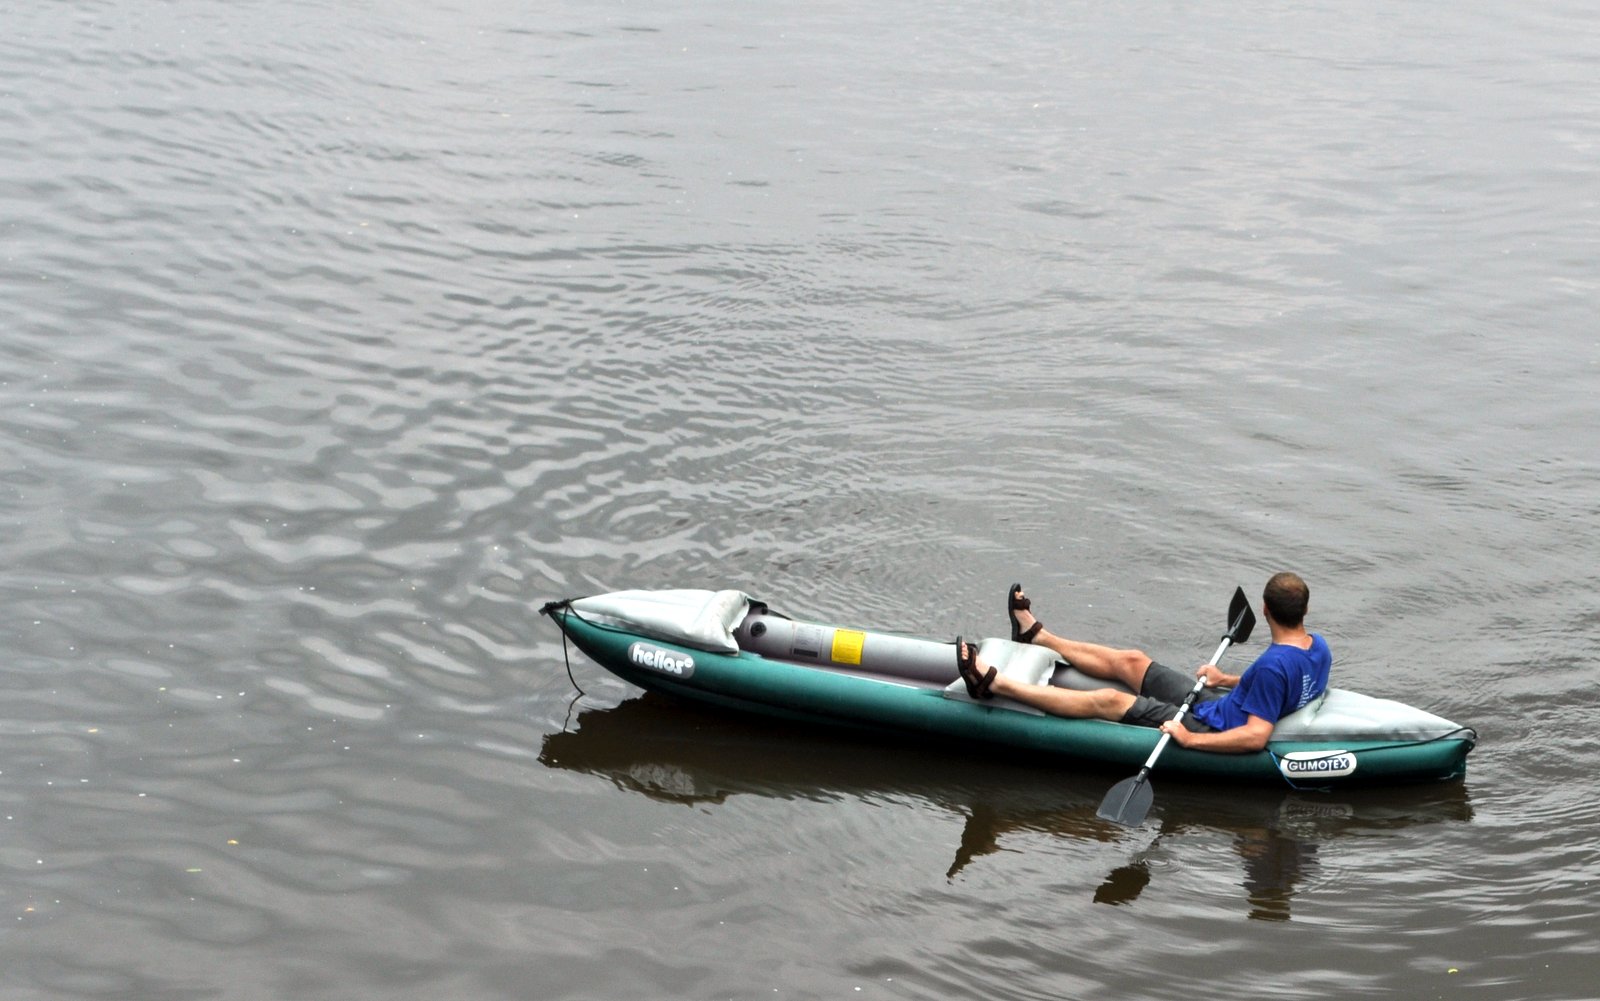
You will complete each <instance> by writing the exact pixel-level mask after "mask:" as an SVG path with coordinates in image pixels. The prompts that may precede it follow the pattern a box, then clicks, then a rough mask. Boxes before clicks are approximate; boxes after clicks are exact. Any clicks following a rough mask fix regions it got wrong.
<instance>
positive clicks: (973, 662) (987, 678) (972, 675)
mask: <svg viewBox="0 0 1600 1001" xmlns="http://www.w3.org/2000/svg"><path fill="white" fill-rule="evenodd" d="M956 670H957V671H959V672H960V673H961V680H962V681H964V682H966V684H967V694H968V695H970V696H971V697H972V698H975V699H992V698H994V695H993V694H992V693H990V691H989V686H990V685H992V684H994V678H995V675H997V674H999V673H1000V672H999V671H998V670H996V669H995V668H992V667H991V668H989V670H988V671H987V672H985V673H983V674H979V673H978V648H977V647H975V646H971V645H969V644H967V643H966V642H964V641H963V640H962V639H961V637H959V636H957V637H956Z"/></svg>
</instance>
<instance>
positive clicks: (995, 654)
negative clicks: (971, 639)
mask: <svg viewBox="0 0 1600 1001" xmlns="http://www.w3.org/2000/svg"><path fill="white" fill-rule="evenodd" d="M978 655H979V656H980V657H982V658H983V662H984V663H985V664H988V665H990V666H991V667H995V668H998V669H999V671H1000V673H1001V674H1003V675H1005V676H1006V677H1008V678H1015V679H1016V680H1018V681H1023V682H1027V683H1028V684H1030V685H1048V684H1049V683H1050V676H1051V675H1052V674H1054V673H1055V670H1056V665H1057V664H1058V662H1059V661H1058V659H1057V657H1056V654H1055V653H1054V652H1053V651H1051V650H1048V649H1046V648H1045V647H1042V646H1029V645H1027V644H1023V643H1013V642H1012V641H1010V640H1006V639H986V640H984V641H982V642H981V643H979V644H978ZM944 697H945V698H947V699H959V700H960V701H962V702H972V701H974V700H973V698H972V696H970V695H968V694H967V683H966V682H965V681H962V680H961V679H960V678H957V679H956V680H955V683H954V684H951V685H946V686H945V690H944ZM980 704H981V705H986V706H997V707H1000V708H1005V709H1017V710H1020V711H1022V712H1026V713H1033V714H1034V715H1036V716H1042V715H1044V713H1042V712H1040V711H1039V710H1038V709H1035V708H1033V707H1032V706H1025V705H1023V704H1022V703H1020V702H1014V701H1012V700H1011V699H1005V698H997V699H993V700H990V699H983V700H982V701H981V702H980Z"/></svg>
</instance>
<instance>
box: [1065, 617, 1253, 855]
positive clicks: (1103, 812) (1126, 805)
mask: <svg viewBox="0 0 1600 1001" xmlns="http://www.w3.org/2000/svg"><path fill="white" fill-rule="evenodd" d="M1255 627H1256V615H1255V613H1254V612H1252V611H1251V610H1250V599H1249V598H1246V597H1245V596H1244V588H1242V587H1240V588H1235V589H1234V592H1233V601H1232V602H1230V603H1229V605H1228V631H1227V632H1225V633H1223V634H1222V644H1221V645H1220V646H1218V647H1217V652H1216V653H1214V654H1212V656H1211V661H1210V663H1213V664H1215V663H1216V662H1217V661H1219V660H1221V659H1222V655H1223V653H1224V652H1225V651H1226V650H1227V649H1228V646H1229V645H1230V644H1234V643H1243V642H1244V641H1245V640H1247V639H1249V638H1250V631H1251V630H1252V629H1254V628H1255ZM1205 686H1206V682H1205V679H1204V678H1197V679H1196V680H1195V683H1194V687H1193V688H1191V689H1190V690H1189V697H1188V698H1186V699H1184V700H1183V705H1182V706H1180V707H1178V715H1176V716H1174V717H1172V718H1173V719H1176V720H1181V719H1183V717H1184V716H1185V715H1186V714H1187V713H1188V712H1189V707H1190V706H1192V705H1194V700H1195V698H1196V697H1197V696H1199V694H1200V690H1201V689H1202V688H1205ZM1171 739H1172V734H1170V733H1163V734H1162V735H1161V739H1160V740H1158V741H1156V746H1155V750H1153V751H1151V752H1150V757H1148V758H1146V759H1145V762H1144V767H1143V768H1141V769H1139V774H1137V775H1135V776H1133V777H1132V778H1126V779H1123V780H1122V781H1121V782H1118V783H1117V784H1116V785H1114V786H1112V787H1111V791H1110V792H1108V793H1106V798H1105V799H1103V800H1101V801H1100V809H1098V810H1096V811H1095V816H1097V817H1100V818H1102V819H1104V820H1109V821H1111V822H1112V823H1114V824H1121V825H1122V826H1123V827H1138V826H1139V825H1140V824H1142V823H1144V818H1145V815H1146V814H1148V813H1149V812H1150V804H1151V802H1152V801H1154V800H1155V796H1156V794H1155V790H1154V789H1152V788H1151V786H1150V769H1152V768H1154V767H1155V764H1156V759H1157V758H1159V757H1161V752H1162V751H1164V750H1166V749H1167V742H1168V741H1170V740H1171Z"/></svg>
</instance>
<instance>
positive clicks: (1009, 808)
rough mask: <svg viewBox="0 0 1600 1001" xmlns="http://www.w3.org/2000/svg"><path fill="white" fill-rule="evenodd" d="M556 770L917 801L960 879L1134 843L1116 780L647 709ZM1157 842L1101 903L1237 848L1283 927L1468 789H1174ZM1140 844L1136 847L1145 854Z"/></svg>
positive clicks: (723, 788) (1453, 815) (1263, 916)
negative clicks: (1325, 849)
mask: <svg viewBox="0 0 1600 1001" xmlns="http://www.w3.org/2000/svg"><path fill="white" fill-rule="evenodd" d="M539 760H540V761H541V762H542V763H543V764H545V765H546V766H548V767H552V768H559V769H564V770H569V771H575V772H581V773H586V774H592V775H599V776H603V777H605V778H608V779H610V780H611V781H612V782H613V783H615V784H616V786H617V787H618V788H621V789H626V790H631V791H634V792H638V793H642V794H643V795H645V796H648V797H650V798H652V799H655V800H659V801H663V802H672V803H679V804H683V805H690V806H710V805H719V804H722V803H725V802H726V801H727V800H728V799H729V798H730V797H733V796H736V795H756V796H764V797H771V798H778V799H786V800H805V799H814V800H838V799H843V798H851V797H853V798H860V799H883V798H885V797H899V798H904V797H913V798H915V799H919V800H922V801H925V802H926V803H929V804H931V805H933V806H935V807H937V808H938V809H940V810H942V811H945V812H946V813H949V814H953V815H957V816H961V817H963V818H964V824H963V826H962V830H961V834H960V838H959V841H958V843H957V844H956V845H955V846H954V849H953V858H952V861H951V863H950V865H949V868H948V870H947V871H946V872H945V876H946V877H947V878H950V879H954V878H956V877H957V876H958V875H959V874H961V873H962V872H963V870H966V869H968V868H969V867H970V866H973V865H975V864H977V863H978V861H979V860H981V859H983V858H984V857H985V856H988V855H992V854H994V853H996V852H1000V851H1003V850H1006V849H1005V848H1004V843H1005V842H1006V840H1007V839H1017V840H1020V839H1022V838H1023V837H1024V836H1026V835H1029V834H1045V835H1048V836H1051V837H1055V838H1062V839H1071V840H1074V841H1079V842H1085V843H1087V842H1094V843H1100V844H1105V845H1114V844H1117V843H1122V842H1127V841H1129V840H1130V839H1129V838H1128V832H1127V831H1126V830H1125V829H1123V828H1121V827H1118V826H1116V825H1114V824H1112V823H1110V822H1108V821H1105V820H1103V819H1101V818H1099V817H1097V816H1096V815H1095V809H1096V804H1097V803H1098V802H1099V800H1100V796H1101V793H1102V791H1103V789H1104V782H1105V777H1104V773H1103V772H1101V771H1096V770H1087V771H1083V772H1081V773H1075V772H1067V771H1064V770H1062V769H1060V768H1059V767H1045V768H1041V767H1039V766H1030V765H1015V764H1010V763H1007V762H1006V761H1004V760H1002V759H998V758H990V759H985V760H976V761H974V760H967V759H966V758H965V757H964V756H957V755H953V754H951V753H950V750H949V749H948V748H947V747H933V746H932V745H923V746H920V747H919V746H916V745H914V744H912V745H908V744H907V743H905V742H904V741H894V742H890V741H885V740H881V739H878V738H876V737H874V736H873V735H869V734H858V733H855V732H851V731H835V730H822V729H818V728H816V727H812V726H805V725H796V724H784V723H775V722H773V721H770V720H764V721H762V722H761V723H760V724H759V725H757V724H755V723H753V722H751V721H749V720H746V719H742V718H740V717H737V716H732V715H728V714H723V713H717V712H715V711H713V710H708V709H705V708H702V707H698V706H694V705H690V704H686V703H680V702H677V701H675V700H672V699H669V698H666V697H662V696H658V695H654V694H645V695H643V696H641V697H638V698H633V699H629V700H627V701H626V702H623V703H622V704H620V705H618V706H615V707H612V708H590V709H584V710H582V711H580V712H579V713H577V715H576V717H575V719H574V721H573V722H572V724H571V725H569V727H568V729H567V730H566V731H564V732H561V733H555V734H551V735H549V736H547V737H546V738H545V740H544V745H543V748H542V749H541V752H540V755H539ZM1169 786H1170V791H1164V792H1163V794H1162V803H1161V807H1160V810H1161V813H1160V818H1161V820H1160V826H1159V829H1158V832H1157V833H1156V835H1155V836H1154V838H1153V839H1151V840H1150V841H1149V842H1148V843H1147V844H1146V845H1145V847H1144V848H1142V849H1139V850H1137V851H1136V852H1135V853H1134V854H1133V855H1132V857H1131V858H1130V859H1129V860H1128V861H1127V862H1125V863H1122V864H1119V865H1117V866H1115V867H1114V868H1112V869H1111V871H1110V872H1109V873H1108V874H1107V875H1106V877H1105V878H1104V879H1103V880H1102V881H1101V882H1100V884H1099V885H1098V886H1097V887H1096V888H1095V889H1094V891H1093V900H1094V901H1095V902H1096V903H1104V904H1129V903H1132V902H1133V901H1134V900H1136V899H1138V897H1139V896H1140V894H1141V893H1143V892H1144V890H1145V889H1146V888H1147V887H1148V886H1149V885H1150V884H1151V883H1152V882H1153V881H1154V879H1155V878H1156V876H1157V875H1158V874H1159V873H1160V872H1161V870H1162V869H1164V868H1167V867H1169V866H1171V865H1172V864H1173V862H1174V861H1175V858H1176V849H1174V848H1172V847H1171V846H1172V845H1174V843H1179V844H1181V843H1183V842H1184V841H1185V839H1195V838H1199V839H1205V838H1214V837H1215V836H1216V835H1218V834H1221V835H1224V836H1226V837H1227V838H1229V840H1230V841H1231V844H1232V851H1233V853H1234V854H1235V855H1237V857H1238V859H1239V863H1240V880H1239V883H1238V884H1237V885H1239V887H1240V888H1241V889H1242V891H1243V896H1244V902H1245V903H1246V905H1247V906H1248V916H1249V917H1250V918H1253V919H1258V920H1268V921H1285V920H1288V919H1289V918H1290V917H1291V912H1290V901H1291V899H1292V898H1293V897H1294V895H1295V893H1296V892H1297V890H1300V889H1301V888H1302V887H1306V886H1309V885H1312V884H1313V883H1314V878H1313V877H1314V876H1315V874H1316V872H1317V868H1318V858H1317V856H1318V851H1319V848H1320V847H1321V846H1323V845H1324V844H1326V843H1329V842H1332V841H1335V840H1337V839H1340V838H1350V837H1359V836H1373V835H1380V834H1382V833H1383V832H1384V831H1388V830H1397V829H1400V828H1405V827H1411V826H1415V825H1418V824H1427V823H1439V822H1464V821H1469V820H1471V819H1472V807H1471V803H1470V800H1469V798H1468V794H1467V790H1466V786H1465V785H1464V784H1463V783H1461V782H1451V783H1444V784H1440V785H1429V786H1411V787H1385V788H1375V789H1347V790H1341V791H1340V792H1338V793H1337V794H1324V793H1318V792H1315V791H1297V790H1289V789H1282V790H1273V789H1253V788H1242V789H1241V788H1227V789H1222V788H1220V787H1217V786H1215V785H1205V784H1195V785H1178V784H1169ZM1135 843H1136V842H1135Z"/></svg>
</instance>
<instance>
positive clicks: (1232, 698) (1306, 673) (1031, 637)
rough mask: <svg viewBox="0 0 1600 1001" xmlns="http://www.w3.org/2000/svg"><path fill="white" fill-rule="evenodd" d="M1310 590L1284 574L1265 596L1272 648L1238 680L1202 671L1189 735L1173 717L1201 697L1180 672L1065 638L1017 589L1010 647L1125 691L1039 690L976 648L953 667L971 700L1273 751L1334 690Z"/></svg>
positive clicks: (1182, 740)
mask: <svg viewBox="0 0 1600 1001" xmlns="http://www.w3.org/2000/svg"><path fill="white" fill-rule="evenodd" d="M1310 600H1311V589H1310V588H1309V587H1308V586H1307V585H1306V582H1305V581H1304V580H1302V579H1301V578H1300V577H1299V575H1297V574H1293V573H1288V572H1284V573H1278V574H1274V575H1273V577H1272V578H1271V579H1270V580H1268V581H1267V585H1266V587H1265V589H1264V590H1263V591H1262V610H1263V612H1264V613H1265V614H1266V617H1267V624H1268V626H1269V627H1270V628H1271V630H1272V645H1271V646H1269V647H1267V649H1266V650H1265V651H1264V652H1263V653H1262V654H1261V656H1259V657H1257V658H1256V659H1255V662H1254V663H1252V664H1251V665H1250V666H1249V667H1247V668H1245V670H1244V671H1243V672H1242V673H1240V674H1236V675H1235V674H1226V673H1224V672H1223V671H1222V670H1221V669H1220V668H1218V667H1217V666H1216V665H1215V664H1202V665H1201V666H1200V667H1199V669H1198V670H1196V672H1195V674H1194V677H1196V678H1203V679H1205V683H1206V686H1207V688H1206V690H1205V691H1204V692H1202V693H1201V695H1200V697H1199V699H1198V700H1197V701H1196V703H1195V706H1194V709H1193V712H1192V713H1191V715H1190V720H1189V721H1188V725H1187V726H1186V725H1185V723H1184V722H1180V721H1179V720H1177V719H1176V718H1175V717H1177V716H1178V713H1179V707H1180V705H1181V704H1182V703H1183V701H1184V699H1185V698H1186V697H1187V696H1188V695H1189V692H1190V690H1191V689H1192V688H1193V687H1194V681H1193V679H1192V678H1187V677H1185V676H1184V675H1183V673H1182V672H1181V671H1177V670H1174V669H1173V668H1170V667H1167V666H1166V665H1164V664H1160V663H1157V662H1156V661H1153V660H1151V658H1150V656H1149V655H1148V654H1146V653H1145V652H1144V651H1142V650H1119V649H1116V648H1114V647H1109V646H1102V645H1100V644H1098V643H1086V642H1082V641H1080V640H1072V639H1068V638H1066V637H1064V636H1058V635H1056V634H1055V633H1052V632H1050V631H1049V630H1047V629H1045V628H1044V624H1043V623H1042V622H1040V621H1039V620H1038V619H1037V618H1035V617H1034V615H1033V612H1032V606H1033V603H1032V601H1031V600H1030V599H1029V598H1028V597H1027V596H1026V595H1024V594H1023V593H1022V586H1021V585H1020V584H1013V585H1012V586H1011V590H1010V591H1009V592H1008V593H1007V596H1006V606H1007V609H1006V610H1007V614H1008V615H1009V616H1010V618H1011V638H1012V640H1013V641H1015V642H1018V643H1031V644H1036V645H1039V646H1043V647H1046V648H1048V649H1050V650H1052V651H1054V652H1055V653H1056V654H1057V655H1058V656H1060V657H1061V659H1063V660H1065V661H1066V662H1067V663H1069V664H1071V665H1072V666H1073V667H1076V668H1077V669H1078V670H1079V671H1082V672H1083V673H1084V674H1087V675H1089V676H1090V677H1093V678H1098V679H1101V680H1104V681H1109V682H1113V683H1115V684H1117V685H1120V686H1121V688H1120V689H1119V688H1110V687H1108V688H1098V689H1094V690H1092V691H1076V690H1073V689H1068V688H1057V687H1054V686H1051V685H1035V684H1029V683H1027V682H1024V681H1019V680H1017V679H1015V678H1010V677H1007V676H1005V675H1003V674H1000V673H999V672H998V671H997V670H996V669H995V668H994V667H992V666H990V665H989V664H987V663H985V662H984V660H983V658H982V657H981V656H979V654H978V651H977V647H975V646H973V645H971V644H968V643H965V642H962V641H961V640H959V639H958V640H957V641H956V666H957V668H958V669H959V670H960V672H961V678H962V680H963V681H964V682H966V685H967V692H968V694H969V695H971V696H972V697H973V698H992V697H994V696H996V695H1003V696H1005V697H1007V698H1010V699H1015V700H1016V701H1018V702H1021V703H1023V704H1024V705H1029V706H1032V707H1033V708H1035V709H1039V710H1041V711H1043V712H1046V713H1050V714H1052V715H1055V716H1071V717H1077V718H1092V719H1105V720H1110V721H1112V722H1114V723H1131V724H1134V725H1137V726H1148V727H1155V728H1158V729H1160V730H1162V731H1164V732H1166V733H1168V734H1171V736H1172V739H1173V740H1174V741H1176V742H1177V743H1178V745H1179V746H1181V747H1189V748H1194V749H1195V750H1204V751H1220V752H1232V753H1242V752H1249V751H1259V750H1261V749H1262V748H1264V747H1266V746H1267V741H1268V740H1269V739H1271V737H1272V730H1273V728H1274V727H1275V726H1276V725H1277V723H1278V720H1280V719H1282V718H1283V717H1284V716H1287V715H1288V714H1289V713H1292V712H1294V711H1295V710H1296V709H1299V708H1300V707H1301V706H1304V705H1305V704H1306V703H1308V702H1310V701H1311V700H1312V699H1314V698H1316V697H1317V696H1319V695H1321V694H1322V693H1323V691H1325V690H1326V689H1327V687H1328V675H1329V672H1330V670H1331V668H1332V665H1333V654H1332V652H1331V651H1330V650H1329V648H1328V644H1327V641H1325V640H1324V639H1323V638H1322V637H1321V636H1319V635H1317V634H1315V633H1311V632H1308V631H1307V630H1306V627H1305V614H1306V609H1307V606H1308V605H1309V604H1310Z"/></svg>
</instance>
